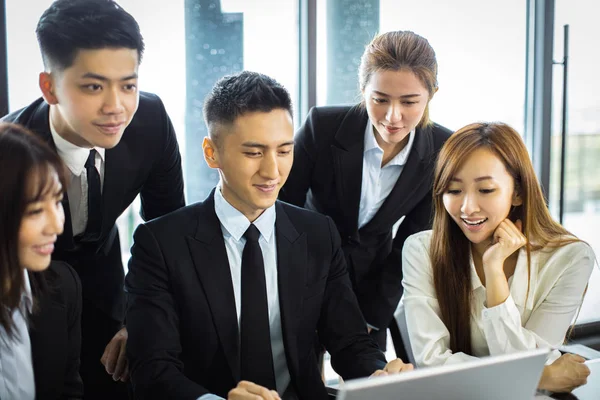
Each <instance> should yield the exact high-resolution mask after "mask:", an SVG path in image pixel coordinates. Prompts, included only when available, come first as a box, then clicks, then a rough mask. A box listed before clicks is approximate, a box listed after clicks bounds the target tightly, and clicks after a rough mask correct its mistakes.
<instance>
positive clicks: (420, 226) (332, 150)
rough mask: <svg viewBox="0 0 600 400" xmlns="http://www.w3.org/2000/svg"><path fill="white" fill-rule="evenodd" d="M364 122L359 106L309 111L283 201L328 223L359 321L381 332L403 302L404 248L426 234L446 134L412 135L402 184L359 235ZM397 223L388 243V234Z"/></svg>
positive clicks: (441, 130) (365, 117) (424, 132)
mask: <svg viewBox="0 0 600 400" xmlns="http://www.w3.org/2000/svg"><path fill="white" fill-rule="evenodd" d="M368 121H369V117H368V115H367V112H366V110H365V109H364V107H361V106H359V105H356V106H341V107H318V108H313V109H312V110H311V111H310V113H309V115H308V118H307V119H306V122H305V123H304V125H303V126H302V127H300V129H299V130H298V132H297V133H296V137H295V148H294V165H293V167H292V171H291V173H290V176H289V178H288V180H287V182H286V184H285V185H284V187H283V189H282V190H281V194H280V199H282V200H283V201H287V202H289V203H291V204H295V205H297V206H300V207H303V206H305V204H306V201H307V198H308V201H310V202H311V203H312V204H313V205H314V207H315V208H316V210H317V211H319V212H321V213H323V214H325V215H328V216H330V217H331V218H333V220H334V221H335V224H336V226H337V228H338V230H339V231H340V234H341V236H342V243H343V249H344V254H345V256H346V260H347V263H348V271H349V273H350V278H351V279H352V284H353V287H354V289H355V291H356V295H357V297H358V302H359V304H360V307H361V310H362V312H363V315H364V317H365V319H366V320H367V322H368V323H369V324H371V325H373V326H376V327H378V328H386V327H387V326H388V325H389V324H390V322H391V320H392V317H393V314H394V311H395V310H396V307H397V305H398V301H399V300H400V297H401V296H402V246H403V245H404V241H405V240H406V238H407V237H408V236H410V235H412V234H413V233H416V232H419V231H422V230H425V229H430V227H431V221H430V220H431V207H432V206H431V201H432V195H431V188H432V183H433V169H434V164H435V159H436V156H437V153H438V151H439V149H440V148H441V147H442V145H443V143H444V142H445V141H446V139H447V138H448V137H449V136H450V134H451V132H450V131H449V130H448V129H446V128H444V127H442V126H440V125H433V126H432V127H429V128H425V129H420V128H417V131H416V134H415V139H414V142H413V147H412V150H411V152H410V155H409V157H408V159H407V161H406V165H404V169H403V171H402V174H401V175H400V178H399V179H398V181H397V182H396V184H395V185H394V188H393V189H392V191H391V193H390V194H389V196H388V197H387V199H386V200H385V201H384V203H383V204H382V206H381V208H380V209H379V211H378V212H377V213H376V214H375V216H373V219H371V221H369V222H368V223H367V224H366V225H365V226H363V227H362V228H361V229H359V228H358V210H359V206H360V195H361V183H362V167H363V152H364V135H365V129H366V127H367V123H368ZM402 217H404V220H403V221H402V224H401V225H400V228H399V229H398V232H397V233H396V237H395V238H394V239H393V238H392V227H393V225H394V224H395V223H396V222H397V221H398V220H399V219H400V218H402Z"/></svg>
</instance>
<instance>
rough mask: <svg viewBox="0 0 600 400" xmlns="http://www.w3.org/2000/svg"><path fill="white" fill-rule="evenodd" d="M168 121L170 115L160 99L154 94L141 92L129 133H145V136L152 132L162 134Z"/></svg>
mask: <svg viewBox="0 0 600 400" xmlns="http://www.w3.org/2000/svg"><path fill="white" fill-rule="evenodd" d="M167 120H168V115H167V112H166V110H165V106H164V104H163V102H162V100H161V99H160V97H158V96H157V95H155V94H153V93H148V92H140V101H139V104H138V108H137V111H136V112H135V115H134V116H133V119H132V120H131V123H130V124H129V126H128V127H127V131H129V132H130V131H135V130H140V131H144V132H143V134H144V135H145V136H146V135H148V134H151V133H152V132H162V131H163V130H164V128H165V127H166V125H165V123H166V122H167ZM149 128H150V129H149Z"/></svg>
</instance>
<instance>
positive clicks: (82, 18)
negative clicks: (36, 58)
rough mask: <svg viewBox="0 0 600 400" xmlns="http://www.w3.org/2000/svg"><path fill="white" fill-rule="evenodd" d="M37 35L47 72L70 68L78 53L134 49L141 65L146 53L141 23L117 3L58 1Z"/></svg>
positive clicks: (47, 12) (46, 12)
mask: <svg viewBox="0 0 600 400" xmlns="http://www.w3.org/2000/svg"><path fill="white" fill-rule="evenodd" d="M35 31H36V34H37V39H38V43H39V45H40V50H41V52H42V59H43V61H44V66H45V67H46V69H55V68H57V69H60V70H64V69H67V68H69V67H70V66H71V65H73V61H74V60H75V57H76V56H77V52H78V51H79V50H97V49H104V48H113V49H118V48H127V49H135V50H137V53H138V63H140V62H141V61H142V54H143V53H144V39H143V38H142V34H141V33H140V27H139V25H138V23H137V22H136V20H135V19H134V18H133V17H132V16H131V14H129V13H128V12H127V11H125V10H124V9H123V8H122V7H121V6H120V5H118V4H117V3H115V2H114V0H56V1H54V3H52V5H51V6H50V7H49V8H48V9H47V10H46V11H44V13H43V14H42V16H41V18H40V20H39V22H38V25H37V28H36V30H35Z"/></svg>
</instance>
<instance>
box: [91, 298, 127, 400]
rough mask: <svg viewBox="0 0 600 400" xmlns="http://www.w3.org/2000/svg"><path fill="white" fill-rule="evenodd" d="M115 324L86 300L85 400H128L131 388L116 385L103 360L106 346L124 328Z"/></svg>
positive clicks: (119, 324) (116, 322)
mask: <svg viewBox="0 0 600 400" xmlns="http://www.w3.org/2000/svg"><path fill="white" fill-rule="evenodd" d="M121 327H122V325H121V323H120V322H119V321H115V320H113V319H112V318H110V317H109V316H108V315H106V314H105V313H104V312H102V311H100V309H98V308H97V307H96V306H95V305H93V304H92V303H91V302H89V300H86V299H85V298H84V299H83V309H82V313H81V368H80V373H81V379H82V380H83V390H84V398H85V399H86V400H90V399H91V400H95V399H98V400H100V399H102V400H108V399H110V400H127V399H128V398H129V395H128V387H127V386H128V385H127V384H125V383H122V382H120V381H119V382H115V381H113V379H112V376H111V375H109V374H108V373H107V372H106V369H105V368H104V365H102V363H101V362H100V358H101V357H102V354H103V353H104V349H105V348H106V345H107V344H108V343H109V342H110V340H111V339H112V338H113V336H114V335H115V333H117V332H118V331H119V329H121Z"/></svg>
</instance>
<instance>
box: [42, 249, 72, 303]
mask: <svg viewBox="0 0 600 400" xmlns="http://www.w3.org/2000/svg"><path fill="white" fill-rule="evenodd" d="M42 275H43V277H44V279H45V280H46V284H47V286H48V295H49V296H50V297H52V298H53V299H54V300H56V301H59V302H60V303H66V304H68V305H72V304H75V303H77V302H79V301H80V299H81V281H80V279H79V276H78V275H77V272H75V270H74V269H73V267H71V266H70V265H69V264H67V263H66V262H63V261H56V260H53V261H52V262H51V263H50V266H49V267H48V269H47V270H46V271H44V272H43V273H42Z"/></svg>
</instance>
